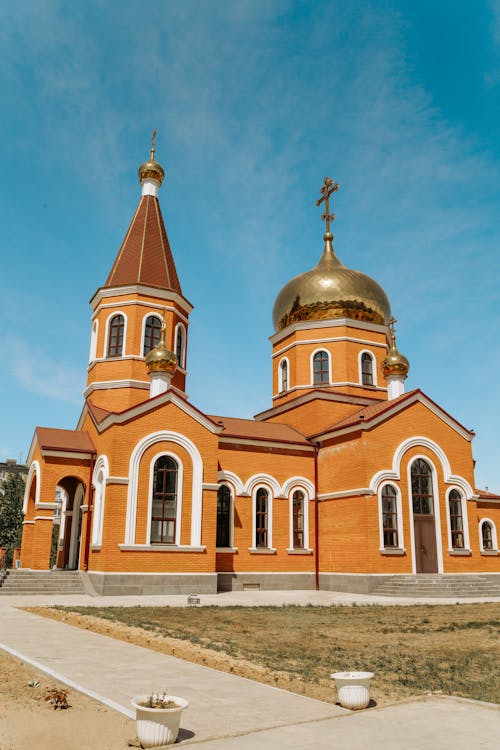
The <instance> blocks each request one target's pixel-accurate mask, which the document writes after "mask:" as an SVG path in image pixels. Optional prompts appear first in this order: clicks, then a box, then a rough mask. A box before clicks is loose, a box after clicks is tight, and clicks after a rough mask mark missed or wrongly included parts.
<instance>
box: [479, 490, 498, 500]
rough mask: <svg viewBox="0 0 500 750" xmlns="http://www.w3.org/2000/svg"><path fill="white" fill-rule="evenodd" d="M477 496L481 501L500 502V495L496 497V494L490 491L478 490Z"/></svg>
mask: <svg viewBox="0 0 500 750" xmlns="http://www.w3.org/2000/svg"><path fill="white" fill-rule="evenodd" d="M476 494H477V496H478V497H479V498H480V499H481V500H500V495H495V493H494V492H489V491H488V490H476Z"/></svg>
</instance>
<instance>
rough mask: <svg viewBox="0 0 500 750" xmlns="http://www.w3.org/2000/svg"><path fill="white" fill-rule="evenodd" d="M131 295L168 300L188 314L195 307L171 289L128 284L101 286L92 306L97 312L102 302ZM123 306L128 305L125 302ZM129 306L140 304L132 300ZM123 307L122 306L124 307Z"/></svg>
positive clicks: (92, 301) (91, 301) (92, 300)
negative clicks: (110, 298)
mask: <svg viewBox="0 0 500 750" xmlns="http://www.w3.org/2000/svg"><path fill="white" fill-rule="evenodd" d="M131 294H141V295H143V296H148V297H156V299H166V300H170V301H171V302H175V303H176V304H178V305H179V306H180V307H181V308H182V309H183V310H184V311H185V312H186V313H187V314H189V313H190V312H191V310H192V309H193V305H192V304H191V303H190V302H189V301H188V300H187V299H185V297H182V296H181V295H180V294H177V292H173V291H172V290H171V289H160V288H159V287H156V286H148V285H147V284H126V285H125V286H101V287H99V289H98V290H97V291H96V292H95V293H94V296H93V297H92V299H91V300H90V305H91V307H92V309H93V310H95V309H96V308H97V307H98V305H99V303H100V302H101V300H103V299H107V298H109V297H128V296H129V295H131ZM123 304H127V302H124V303H123ZM129 304H139V301H137V302H135V300H131V301H130V302H129ZM122 306H123V305H120V307H122Z"/></svg>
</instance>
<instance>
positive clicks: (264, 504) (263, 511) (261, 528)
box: [255, 487, 269, 547]
mask: <svg viewBox="0 0 500 750" xmlns="http://www.w3.org/2000/svg"><path fill="white" fill-rule="evenodd" d="M268 513H269V493H268V491H267V490H266V489H264V487H260V488H259V489H258V490H257V494H256V496H255V546H256V547H267V546H268V539H269V536H268V530H269V516H268Z"/></svg>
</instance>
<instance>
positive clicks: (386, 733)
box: [0, 592, 500, 750]
mask: <svg viewBox="0 0 500 750" xmlns="http://www.w3.org/2000/svg"><path fill="white" fill-rule="evenodd" d="M269 593H270V594H271V593H273V594H275V595H276V596H274V600H276V599H277V598H278V597H277V593H278V592H269ZM281 593H282V598H285V599H286V598H287V597H286V595H285V593H284V592H281ZM294 593H296V592H294ZM307 593H310V592H307ZM14 598H15V599H17V597H5V598H2V599H1V601H0V646H1V647H2V648H5V649H6V650H8V651H11V652H13V653H16V654H17V655H19V656H21V657H22V658H24V659H25V660H27V661H31V662H32V663H33V664H35V665H36V666H38V667H39V668H42V669H45V670H46V671H48V672H49V673H51V674H53V675H54V676H57V677H59V678H60V679H62V680H63V681H65V682H67V683H68V684H70V685H72V686H73V687H77V688H80V689H82V690H83V692H87V693H88V694H90V695H92V696H93V697H97V698H99V699H100V700H103V702H106V703H108V705H112V706H113V707H114V708H116V709H117V710H119V711H122V713H125V714H126V715H128V716H132V713H131V708H130V699H131V698H132V696H133V695H135V694H137V693H141V692H149V691H151V690H152V689H158V690H162V689H164V688H165V687H166V688H168V690H169V691H170V692H172V693H174V694H178V695H181V696H183V697H185V698H187V699H188V700H189V701H190V704H191V705H190V707H189V708H188V710H187V711H186V712H185V714H184V715H183V721H182V723H181V725H182V730H181V735H180V739H181V740H182V744H186V745H187V744H199V745H200V747H202V748H203V749H204V750H205V749H206V750H233V749H234V750H250V748H252V750H254V749H255V748H256V746H257V745H258V746H259V750H260V749H261V748H262V749H263V750H267V749H268V748H269V749H271V748H273V750H275V749H276V748H277V747H279V746H280V745H284V744H286V747H287V750H295V749H297V750H298V749H299V748H301V749H302V748H305V747H311V748H314V750H322V749H323V748H325V749H326V748H328V749H329V750H335V748H341V747H342V748H345V747H349V748H350V750H364V749H365V748H370V750H382V749H383V750H392V749H394V750H396V748H397V749H398V750H400V748H402V747H408V748H411V749H412V750H418V749H419V748H426V750H428V749H430V748H432V750H434V748H439V750H462V748H463V750H465V749H467V750H470V749H471V748H474V750H479V749H481V750H493V749H495V750H496V748H497V747H498V736H499V734H500V712H499V710H498V707H495V706H492V705H491V704H483V703H478V702H475V701H465V700H461V699H454V698H447V697H435V696H434V697H432V698H428V699H425V700H416V701H410V702H405V703H399V704H395V705H392V706H385V707H382V708H376V709H371V710H367V711H362V712H358V713H350V712H347V711H345V710H344V709H341V708H340V707H338V706H334V705H332V704H329V703H323V702H321V701H316V700H313V699H310V698H305V697H303V696H298V695H295V694H293V693H288V692H286V691H283V690H278V689H275V688H272V687H269V686H266V685H262V684H260V683H256V682H253V681H251V680H246V679H244V678H241V677H236V676H234V675H230V674H226V673H223V672H218V671H216V670H212V669H209V668H207V667H203V666H200V665H196V664H191V663H190V662H186V661H183V660H180V659H176V658H174V657H171V656H167V655H163V654H158V653H156V652H153V651H148V650H147V649H144V648H141V647H139V646H134V645H131V644H127V643H124V642H122V641H117V640H114V639H112V638H107V637H106V636H102V635H98V634H96V633H93V632H91V631H86V630H81V629H79V628H75V627H72V626H70V625H66V624H64V623H61V622H55V621H53V620H48V619H47V618H42V617H38V616H36V615H32V614H30V613H28V612H23V611H21V610H19V609H16V608H15V607H14V606H12V605H13V604H14V601H13V600H14ZM43 598H44V599H46V598H47V597H43ZM74 598H75V599H77V601H79V602H80V603H83V600H84V599H86V598H87V597H74ZM152 598H153V597H152ZM166 598H167V597H154V599H155V602H156V603H159V602H158V599H162V600H163V599H166ZM172 598H174V599H175V598H178V597H168V599H172ZM182 598H183V599H184V600H185V597H182ZM205 598H206V597H204V599H205ZM41 599H42V597H30V603H31V604H38V603H41ZM120 599H121V598H120ZM126 599H127V600H130V599H135V597H126ZM64 600H65V601H66V602H67V603H69V598H68V597H65V598H64ZM229 600H230V603H233V602H234V597H233V598H232V599H231V597H229ZM92 601H93V602H95V603H97V601H96V600H95V599H92ZM106 601H107V603H108V605H114V606H116V605H119V604H122V603H129V604H131V603H132V602H130V601H127V602H122V601H120V600H119V599H118V598H117V597H110V598H108V599H107V600H106ZM219 601H220V600H219ZM259 601H260V603H262V600H261V599H259ZM24 603H26V604H27V603H28V602H27V601H25V602H24ZM141 603H142V604H146V603H147V602H146V601H144V598H142V599H141ZM275 603H277V601H275ZM332 689H333V688H332ZM256 727H258V730H256Z"/></svg>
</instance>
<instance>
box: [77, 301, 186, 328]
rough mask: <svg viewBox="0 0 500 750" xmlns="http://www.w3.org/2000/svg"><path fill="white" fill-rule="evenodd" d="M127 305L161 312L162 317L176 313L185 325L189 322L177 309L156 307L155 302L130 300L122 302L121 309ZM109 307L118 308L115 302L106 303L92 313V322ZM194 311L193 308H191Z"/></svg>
mask: <svg viewBox="0 0 500 750" xmlns="http://www.w3.org/2000/svg"><path fill="white" fill-rule="evenodd" d="M127 305H135V306H136V307H147V308H149V309H151V310H161V313H160V315H163V313H164V312H173V313H175V314H176V315H177V316H178V317H179V318H180V319H181V320H183V321H184V323H186V324H188V323H189V320H188V318H187V317H186V316H185V315H183V313H181V312H180V311H179V310H178V309H177V308H176V307H170V306H169V305H156V304H155V303H154V302H142V301H141V300H134V299H131V300H128V301H126V302H125V301H124V302H120V307H125V306H127ZM108 307H116V303H115V302H105V303H104V304H102V305H99V306H98V307H97V308H96V309H95V311H94V312H93V313H92V320H94V318H97V317H98V315H99V311H100V310H106V309H107V308H108ZM191 309H192V308H191Z"/></svg>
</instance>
